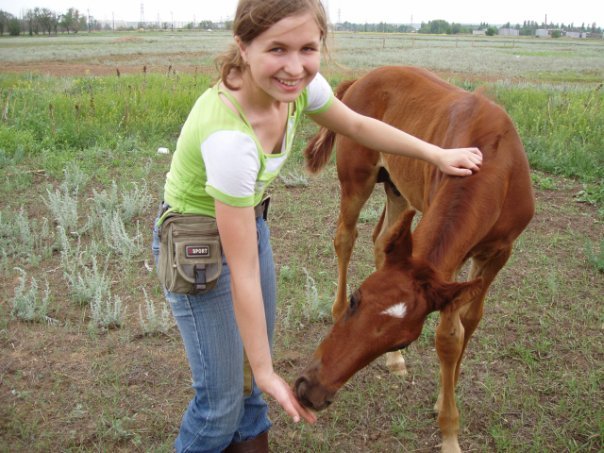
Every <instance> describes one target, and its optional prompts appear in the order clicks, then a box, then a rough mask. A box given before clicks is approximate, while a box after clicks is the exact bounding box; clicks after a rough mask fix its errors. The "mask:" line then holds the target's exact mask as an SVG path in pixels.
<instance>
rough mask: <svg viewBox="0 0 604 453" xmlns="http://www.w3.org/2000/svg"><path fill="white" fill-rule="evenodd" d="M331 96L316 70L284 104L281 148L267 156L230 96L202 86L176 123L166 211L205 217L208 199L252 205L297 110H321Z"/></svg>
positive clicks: (288, 145) (282, 156)
mask: <svg viewBox="0 0 604 453" xmlns="http://www.w3.org/2000/svg"><path fill="white" fill-rule="evenodd" d="M221 95H225V96H227V98H228V99H229V100H230V101H231V103H232V104H233V105H234V106H235V107H236V108H237V109H238V111H239V114H237V113H236V112H234V111H233V110H232V109H231V108H229V107H228V106H227V105H226V104H225V103H224V102H223V100H222V99H221ZM332 100H333V92H332V90H331V87H330V86H329V84H328V83H327V81H326V80H325V79H324V78H323V76H321V75H320V74H317V76H316V77H315V78H314V79H313V81H312V82H311V83H310V84H309V85H308V86H307V87H306V88H305V89H304V91H303V92H302V93H301V94H300V96H298V98H297V99H296V100H295V102H294V103H293V105H292V104H290V107H289V113H288V120H287V129H286V131H285V137H284V139H283V143H282V147H281V152H280V153H278V154H268V153H265V152H263V150H262V147H261V145H260V142H259V141H258V139H257V137H256V135H255V134H254V131H253V129H252V127H251V125H250V124H249V122H248V121H247V119H246V118H245V116H244V115H243V112H242V111H241V108H240V107H239V105H238V103H237V102H236V101H235V99H234V98H233V97H232V96H230V95H229V94H228V93H226V92H224V91H221V90H220V89H219V85H218V84H217V85H215V86H214V87H212V88H209V89H207V90H206V91H205V92H204V93H203V94H202V95H201V96H200V97H199V99H197V102H196V103H195V105H194V106H193V109H192V110H191V112H190V114H189V116H188V118H187V120H186V121H185V124H184V125H183V127H182V130H181V133H180V136H179V138H178V142H177V145H176V151H175V153H174V156H173V158H172V163H171V166H170V171H169V173H168V175H167V177H166V184H165V187H164V201H165V202H166V203H167V204H169V205H170V207H171V210H172V211H176V212H180V213H192V214H202V215H208V216H211V217H215V216H216V214H215V209H214V199H217V200H219V201H221V202H223V203H225V204H228V205H231V206H241V207H245V206H255V205H256V204H258V203H259V202H260V201H262V198H263V195H264V192H265V190H266V188H267V187H268V185H269V184H270V183H271V182H272V181H273V180H274V179H275V178H276V177H277V175H278V174H279V171H280V170H281V168H282V167H283V164H284V163H285V161H286V160H287V157H288V156H289V153H290V152H291V149H292V144H293V141H294V135H295V132H296V128H297V127H298V125H299V124H300V121H301V118H302V114H303V113H319V112H322V111H324V110H326V109H327V108H328V107H329V105H331V102H332Z"/></svg>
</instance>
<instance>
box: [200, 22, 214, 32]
mask: <svg viewBox="0 0 604 453" xmlns="http://www.w3.org/2000/svg"><path fill="white" fill-rule="evenodd" d="M199 28H201V29H202V30H214V28H216V26H215V25H214V22H212V21H211V20H202V21H201V22H199Z"/></svg>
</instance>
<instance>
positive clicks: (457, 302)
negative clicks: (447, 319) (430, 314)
mask: <svg viewBox="0 0 604 453" xmlns="http://www.w3.org/2000/svg"><path fill="white" fill-rule="evenodd" d="M482 283H483V282H482V278H477V279H476V280H472V281H469V282H461V283H457V282H454V283H443V284H442V285H441V286H440V287H439V288H437V289H435V291H434V293H433V294H432V295H431V297H432V298H433V300H432V301H433V302H434V308H435V309H436V310H444V311H447V312H454V311H456V310H458V309H460V308H461V307H463V306H464V305H466V304H467V303H469V302H471V301H472V300H474V299H475V298H476V296H478V294H479V293H480V291H482Z"/></svg>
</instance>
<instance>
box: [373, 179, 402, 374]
mask: <svg viewBox="0 0 604 453" xmlns="http://www.w3.org/2000/svg"><path fill="white" fill-rule="evenodd" d="M384 190H385V191H386V206H384V211H383V212H382V217H381V218H380V221H379V222H378V224H377V225H376V227H375V230H374V232H373V242H374V255H375V268H376V269H379V268H380V267H381V266H382V264H383V262H384V244H383V242H384V237H385V233H386V231H387V230H388V229H389V228H390V225H392V224H393V223H395V222H396V220H397V219H398V218H399V217H400V215H401V213H402V212H404V211H405V210H407V209H408V208H409V203H408V202H407V200H406V199H405V198H404V197H403V196H402V195H401V194H400V193H399V192H398V190H397V189H396V187H395V186H394V185H393V184H392V182H390V181H386V182H384ZM386 367H387V368H388V369H389V370H390V372H392V373H394V374H396V375H398V376H405V375H406V374H407V367H406V365H405V359H404V358H403V354H402V352H400V351H395V352H387V353H386Z"/></svg>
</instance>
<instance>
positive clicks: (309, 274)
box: [0, 33, 604, 452]
mask: <svg viewBox="0 0 604 453" xmlns="http://www.w3.org/2000/svg"><path fill="white" fill-rule="evenodd" d="M227 40H228V36H227V35H226V34H222V33H156V34H147V33H129V34H102V35H79V36H70V37H56V38H29V37H20V38H15V39H12V38H10V39H9V38H3V39H0V60H1V61H2V62H3V64H2V67H1V68H0V176H2V178H0V196H1V197H2V200H3V202H2V204H1V205H0V247H1V254H0V270H1V271H2V272H1V273H0V452H13V451H73V452H75V451H153V452H155V451H157V452H162V451H166V452H167V451H171V443H172V441H173V439H174V436H175V434H176V431H177V429H178V425H179V421H180V417H181V414H182V411H183V410H184V408H185V405H186V404H187V402H188V400H189V399H190V397H191V395H192V392H191V390H190V387H189V384H190V376H189V370H188V365H187V363H186V359H185V357H184V352H183V348H182V346H181V343H180V338H179V335H178V332H177V330H176V329H175V327H174V326H173V323H172V321H171V319H170V315H169V313H167V311H166V307H165V304H164V301H163V297H162V295H161V290H160V288H159V286H158V283H157V280H156V278H155V274H154V273H153V271H152V268H151V261H152V258H151V254H150V251H149V247H150V239H151V224H152V221H153V218H154V215H155V208H156V205H157V202H158V201H159V198H160V196H161V189H162V186H163V180H164V175H165V173H166V171H167V169H168V167H169V160H170V156H169V155H163V154H158V153H157V148H158V147H168V148H169V149H171V150H173V149H174V146H175V141H176V138H177V136H178V132H179V129H180V126H181V125H182V123H183V121H184V119H185V118H186V115H187V113H188V111H189V109H190V108H191V106H192V103H193V102H194V100H195V99H196V97H197V96H198V95H199V94H200V93H201V92H202V91H203V90H204V89H205V88H206V87H207V86H209V85H210V84H211V83H213V81H214V80H215V78H216V72H215V68H214V67H213V62H212V60H213V57H214V55H215V54H216V53H217V52H218V51H220V50H221V49H222V48H223V47H224V45H225V43H226V42H227ZM330 48H331V60H329V61H327V62H326V63H325V65H324V71H323V72H324V73H325V74H326V75H327V77H328V78H329V80H330V81H331V82H332V83H333V84H334V85H335V84H337V83H338V82H339V81H341V80H344V79H347V78H350V77H355V76H358V75H360V74H362V73H364V72H366V71H367V70H368V69H370V68H372V67H376V66H380V65H385V64H411V65H418V66H424V67H427V68H429V69H432V70H434V71H435V72H437V73H438V74H439V75H441V76H442V77H443V78H445V79H447V80H449V81H451V82H452V83H455V84H457V85H459V86H462V87H464V88H466V89H470V90H473V89H481V90H484V91H485V92H486V93H487V94H488V95H489V96H491V97H492V98H493V99H495V100H496V101H497V102H499V103H500V104H502V105H503V106H504V107H505V108H506V109H507V111H508V112H509V113H510V115H511V117H512V118H513V120H514V121H515V123H516V124H517V127H518V130H519V132H520V134H521V137H522V139H523V141H524V144H525V147H526V150H527V153H528V156H529V160H530V162H531V165H532V167H533V174H532V176H533V182H534V185H535V190H536V195H537V213H536V216H535V218H534V220H533V222H532V223H531V224H530V226H529V228H528V229H527V231H526V232H525V233H524V234H523V235H522V236H521V237H520V239H519V241H518V242H517V244H516V250H515V253H514V255H513V257H512V259H511V260H510V262H509V263H508V265H507V266H506V267H505V268H504V270H503V271H502V272H501V273H500V275H499V276H498V278H497V280H496V281H495V283H494V285H493V286H492V288H491V291H490V293H489V295H488V297H487V301H486V308H485V316H484V319H483V321H482V323H481V325H480V327H479V329H478V331H477V333H476V334H475V336H474V338H473V340H472V342H471V343H470V346H469V349H468V352H467V355H466V358H465V361H464V366H463V370H462V376H461V380H460V385H459V388H458V392H457V396H458V404H459V407H460V411H461V414H462V427H461V432H460V443H461V446H462V449H464V451H481V452H491V451H499V452H541V451H552V452H559V451H572V452H596V451H602V449H603V442H602V435H603V431H604V425H603V423H602V421H603V420H604V414H603V411H602V401H603V400H604V394H603V393H604V392H603V386H602V382H604V366H603V363H604V362H603V360H604V349H603V346H602V333H603V330H604V312H603V311H602V300H603V294H604V224H603V221H604V189H603V186H604V185H603V184H602V182H603V180H604V152H603V151H602V150H604V130H603V129H604V109H603V108H602V104H603V102H604V89H603V88H602V83H603V82H604V52H603V51H604V43H601V42H594V41H584V40H583V41H579V40H567V39H558V40H539V39H533V38H521V39H519V38H517V39H511V38H503V37H495V38H486V37H469V36H468V37H460V38H456V37H440V36H418V35H365V34H358V35H351V34H341V35H340V34H338V35H336V36H335V37H334V38H333V42H331V43H330ZM314 131H315V127H314V126H313V125H312V124H310V123H306V124H305V126H304V128H303V131H302V133H301V136H300V137H299V138H300V140H299V141H298V143H297V144H296V147H297V149H298V150H301V149H302V148H303V147H304V144H305V141H306V139H307V138H309V137H310V136H311V135H312V134H313V132H314ZM299 154H300V153H298V155H297V156H295V157H293V158H292V159H290V161H289V162H288V164H287V167H286V168H285V169H284V172H283V175H282V178H281V179H280V180H279V181H277V183H276V184H275V186H274V187H272V188H271V195H272V200H273V203H272V208H271V213H270V226H271V231H272V236H273V248H274V252H275V259H276V263H277V272H278V275H277V277H278V283H279V312H278V317H279V319H278V325H277V335H276V344H275V351H274V352H275V353H274V357H275V363H276V366H277V368H278V371H279V372H280V373H282V374H283V375H284V376H285V377H286V378H287V379H289V380H290V381H293V379H295V377H296V376H297V374H298V373H299V372H300V371H301V370H302V368H303V367H304V366H305V364H306V362H307V359H308V357H309V355H310V354H311V352H312V351H313V350H314V348H315V347H316V345H317V344H318V342H319V340H320V338H321V337H322V336H323V335H324V334H325V333H326V332H327V330H328V329H329V326H330V320H329V316H328V313H329V307H330V305H331V302H332V300H333V296H334V294H335V280H336V260H335V254H334V251H333V247H332V244H331V241H332V238H333V234H334V228H335V220H336V216H337V209H338V201H339V193H338V184H337V177H336V173H335V167H334V165H333V164H331V165H330V166H329V167H328V168H327V169H326V170H325V171H324V172H323V173H321V174H320V175H318V176H313V177H310V176H308V175H306V174H305V172H304V169H303V162H302V159H301V157H300V156H299ZM382 202H383V194H382V193H381V188H379V187H378V188H377V189H376V192H375V194H374V195H373V196H372V198H371V199H370V201H369V203H368V205H367V206H366V208H365V210H364V211H363V214H362V216H361V222H360V224H359V240H358V242H357V245H356V248H355V253H354V255H353V260H352V264H351V269H350V285H351V288H352V287H354V286H356V285H357V284H358V283H360V281H362V280H363V279H364V277H366V276H367V275H368V274H369V273H370V272H371V271H372V269H373V258H372V256H373V255H372V252H371V240H370V236H371V231H372V229H373V225H374V223H375V222H376V220H377V218H378V215H379V212H380V209H381V203H382ZM436 322H437V317H436V316H432V317H431V318H430V319H429V321H428V322H427V325H426V327H425V329H424V332H423V334H422V336H421V337H420V339H419V340H418V341H417V342H416V343H414V344H413V345H412V346H411V347H410V348H409V349H408V351H407V353H406V359H407V362H408V365H409V375H408V377H407V378H406V379H404V380H402V379H399V378H395V377H393V376H391V375H389V374H388V373H387V372H386V369H385V367H384V364H383V362H382V360H378V361H376V362H375V363H373V364H371V365H370V366H369V367H367V368H366V369H365V370H362V371H361V372H359V373H358V374H357V375H356V376H354V377H353V378H352V379H351V380H350V382H348V383H347V384H346V386H345V387H344V388H343V389H342V390H341V392H340V393H339V394H338V399H337V401H336V403H335V404H334V405H332V407H330V408H329V409H328V410H327V411H326V412H324V413H322V414H321V416H320V418H319V421H318V423H317V424H316V425H315V426H312V427H311V426H307V425H292V424H291V423H290V422H289V421H288V420H287V418H286V417H285V416H284V414H283V413H282V411H281V410H280V409H279V408H277V407H276V405H275V404H274V403H273V402H272V401H271V403H270V404H271V410H272V412H271V415H272V419H273V422H274V428H273V430H272V434H271V448H272V450H273V451H276V452H301V451H302V452H395V451H396V452H399V451H422V452H431V451H436V450H437V449H438V444H439V441H440V439H439V433H438V426H437V423H436V420H435V418H434V416H433V413H432V407H433V404H434V400H435V397H436V393H437V381H438V361H437V358H436V354H435V352H434V347H433V335H432V333H433V331H434V328H435V325H436Z"/></svg>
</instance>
